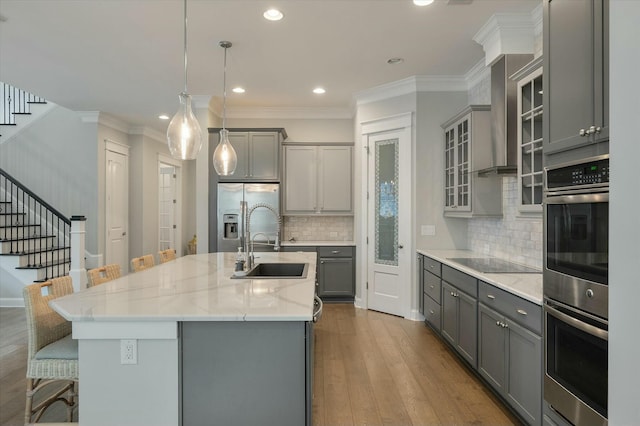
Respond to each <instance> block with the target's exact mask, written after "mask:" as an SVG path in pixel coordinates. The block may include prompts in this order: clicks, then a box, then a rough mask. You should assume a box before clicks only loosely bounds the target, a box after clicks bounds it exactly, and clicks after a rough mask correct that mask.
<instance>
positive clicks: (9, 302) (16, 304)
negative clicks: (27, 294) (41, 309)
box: [0, 297, 24, 308]
mask: <svg viewBox="0 0 640 426" xmlns="http://www.w3.org/2000/svg"><path fill="white" fill-rule="evenodd" d="M0 308H24V299H22V298H20V297H0Z"/></svg>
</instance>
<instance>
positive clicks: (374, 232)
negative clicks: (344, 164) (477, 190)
mask: <svg viewBox="0 0 640 426" xmlns="http://www.w3.org/2000/svg"><path fill="white" fill-rule="evenodd" d="M410 129H411V128H410V127H406V128H404V129H398V130H393V131H390V132H381V133H375V134H371V135H368V138H367V139H368V152H369V155H368V157H369V164H368V170H369V172H368V201H367V205H368V208H367V211H368V217H367V219H368V233H367V234H368V262H369V267H368V274H367V275H368V277H367V285H368V307H369V309H373V310H377V311H381V312H386V313H389V314H393V315H400V316H406V315H407V313H408V297H409V289H410V282H411V280H410V273H411V258H410V256H409V251H410V239H411V237H410V227H411V200H410V189H411V181H410V176H411V130H410ZM405 244H406V248H405Z"/></svg>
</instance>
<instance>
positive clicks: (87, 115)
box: [77, 111, 129, 133]
mask: <svg viewBox="0 0 640 426" xmlns="http://www.w3.org/2000/svg"><path fill="white" fill-rule="evenodd" d="M77 114H78V115H79V116H80V120H81V121H82V122H83V123H97V124H100V125H102V126H107V127H109V128H111V129H113V130H117V131H119V132H122V133H129V124H128V123H127V122H125V121H123V120H121V119H119V118H116V117H114V116H112V115H109V114H107V113H104V112H101V111H78V112H77Z"/></svg>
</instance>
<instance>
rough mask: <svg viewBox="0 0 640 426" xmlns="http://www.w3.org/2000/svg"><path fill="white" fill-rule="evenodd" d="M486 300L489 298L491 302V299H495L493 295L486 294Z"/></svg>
mask: <svg viewBox="0 0 640 426" xmlns="http://www.w3.org/2000/svg"><path fill="white" fill-rule="evenodd" d="M487 298H489V299H491V300H493V299H495V298H496V297H495V296H494V295H493V294H487Z"/></svg>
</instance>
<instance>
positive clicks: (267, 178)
mask: <svg viewBox="0 0 640 426" xmlns="http://www.w3.org/2000/svg"><path fill="white" fill-rule="evenodd" d="M228 130H229V142H230V143H231V145H232V146H233V148H234V149H235V151H236V155H237V156H238V164H237V166H236V170H235V172H234V173H233V175H231V176H218V180H219V181H220V182H237V181H259V182H279V181H280V147H281V144H282V141H283V140H284V139H285V138H286V133H285V132H284V129H254V130H247V129H228ZM209 132H210V134H211V142H212V144H211V147H212V150H211V152H212V153H213V150H215V147H216V145H217V144H218V141H219V137H220V136H219V129H209Z"/></svg>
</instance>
